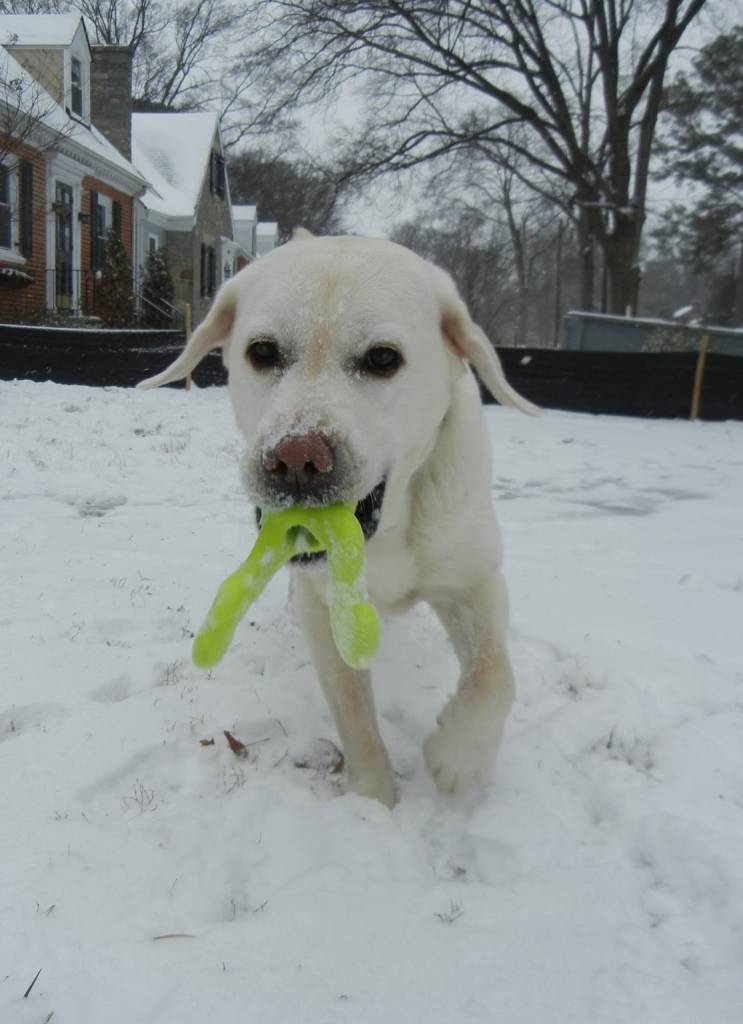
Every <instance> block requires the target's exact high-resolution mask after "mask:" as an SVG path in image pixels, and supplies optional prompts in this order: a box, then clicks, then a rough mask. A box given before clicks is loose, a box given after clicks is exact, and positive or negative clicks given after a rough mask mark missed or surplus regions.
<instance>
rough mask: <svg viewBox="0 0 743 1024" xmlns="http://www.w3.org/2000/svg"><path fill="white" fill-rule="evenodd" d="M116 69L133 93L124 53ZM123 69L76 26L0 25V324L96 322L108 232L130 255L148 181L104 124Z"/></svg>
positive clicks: (116, 131)
mask: <svg viewBox="0 0 743 1024" xmlns="http://www.w3.org/2000/svg"><path fill="white" fill-rule="evenodd" d="M123 62H124V64H125V65H126V67H127V68H128V74H129V83H130V80H131V63H130V57H129V55H128V51H125V53H124V59H123ZM121 63H122V48H121V47H98V46H92V47H91V45H90V43H89V40H88V36H87V33H86V30H85V25H84V22H83V20H82V18H81V17H80V16H79V15H71V14H70V15H0V319H2V318H7V319H18V318H21V317H26V316H28V315H30V314H32V313H33V312H34V311H35V310H39V309H43V308H44V307H47V308H51V309H58V310H68V311H83V312H94V311H95V289H96V282H97V280H98V278H99V273H98V272H99V269H100V262H101V254H102V247H103V242H104V241H105V237H106V234H107V232H108V231H109V229H113V230H114V231H116V232H117V233H118V234H119V236H120V237H121V239H122V241H123V243H124V247H125V248H126V250H127V252H128V253H129V255H130V256H132V257H133V256H134V255H135V253H134V229H135V199H136V197H138V196H139V195H140V194H142V193H143V192H144V190H145V188H146V187H147V181H146V180H145V178H144V177H143V176H142V174H140V172H139V171H138V170H136V169H135V167H134V166H133V164H132V163H131V161H130V159H129V152H128V151H129V144H128V141H127V138H126V136H125V134H124V133H122V132H121V130H120V123H119V122H120V119H119V118H118V117H117V116H114V117H113V118H112V119H111V120H112V124H109V123H108V122H107V118H106V113H107V112H108V111H109V110H110V108H111V106H112V104H111V101H110V95H109V96H108V97H107V89H106V87H107V84H108V82H109V80H110V79H111V77H112V73H111V68H112V67H113V72H114V74H113V78H114V79H115V80H116V81H117V82H120V80H121V75H120V74H119V75H118V77H117V74H116V72H117V70H118V69H119V67H120V65H121ZM127 89H128V91H127V102H128V95H129V92H130V84H129V85H128V87H127ZM113 113H114V115H116V114H117V111H116V110H115V105H114V110H113ZM93 121H95V124H94V123H93Z"/></svg>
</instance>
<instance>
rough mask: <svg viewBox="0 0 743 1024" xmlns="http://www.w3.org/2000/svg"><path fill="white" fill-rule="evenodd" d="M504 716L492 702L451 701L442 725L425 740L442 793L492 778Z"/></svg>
mask: <svg viewBox="0 0 743 1024" xmlns="http://www.w3.org/2000/svg"><path fill="white" fill-rule="evenodd" d="M504 720H505V715H504V713H503V712H502V711H501V710H500V709H498V708H496V707H494V706H492V705H489V704H487V705H483V704H482V703H480V702H464V701H462V700H461V699H460V698H458V697H454V698H452V700H450V701H449V703H448V704H447V705H446V707H445V708H444V710H443V711H442V712H441V714H440V715H439V718H438V723H439V726H438V729H436V730H435V732H432V733H431V735H430V736H428V737H427V738H426V740H425V742H424V744H423V759H424V760H425V762H426V767H427V768H428V770H429V772H430V773H431V776H432V777H433V779H434V781H435V783H436V786H437V787H438V790H439V792H440V793H443V794H444V795H445V796H456V795H457V794H460V793H465V792H467V790H469V789H472V788H474V787H476V786H484V785H486V784H487V783H488V782H489V781H490V776H491V773H492V768H493V761H494V760H495V755H496V753H497V750H498V747H499V746H500V741H501V737H502V735H503V723H504Z"/></svg>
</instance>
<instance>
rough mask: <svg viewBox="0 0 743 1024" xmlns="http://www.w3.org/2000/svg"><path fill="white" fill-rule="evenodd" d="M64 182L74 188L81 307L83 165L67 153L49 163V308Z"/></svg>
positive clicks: (76, 294)
mask: <svg viewBox="0 0 743 1024" xmlns="http://www.w3.org/2000/svg"><path fill="white" fill-rule="evenodd" d="M58 181H59V182H61V183H62V184H63V185H69V186H70V187H71V188H72V225H73V227H72V231H73V237H72V251H73V253H74V257H75V262H74V266H73V268H72V269H73V270H74V271H75V273H74V274H73V276H72V280H73V305H74V308H75V309H79V308H80V252H81V238H80V218H79V217H78V213H79V212H80V210H81V209H82V194H83V185H82V174H81V172H80V166H79V164H77V163H75V162H74V161H72V160H71V159H69V158H68V157H65V156H64V155H63V154H55V156H54V157H53V159H52V162H51V164H50V165H49V168H48V171H47V203H48V206H47V209H48V210H49V215H48V217H47V234H46V246H47V248H46V251H47V270H48V273H47V275H46V277H47V281H46V304H47V306H48V307H49V309H54V308H56V307H55V298H56V296H55V288H56V283H55V282H56V273H55V271H56V269H57V262H56V248H55V228H56V224H55V217H54V211H53V208H52V207H53V203H54V202H55V201H56V185H57V182H58Z"/></svg>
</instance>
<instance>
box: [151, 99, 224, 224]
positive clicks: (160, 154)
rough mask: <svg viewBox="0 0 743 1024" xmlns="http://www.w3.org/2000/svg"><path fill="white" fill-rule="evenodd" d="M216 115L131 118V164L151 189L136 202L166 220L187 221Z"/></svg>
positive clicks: (204, 166) (201, 178)
mask: <svg viewBox="0 0 743 1024" xmlns="http://www.w3.org/2000/svg"><path fill="white" fill-rule="evenodd" d="M217 125H218V118H217V115H216V114H212V113H207V114H193V113H163V114H133V115H132V161H133V163H134V164H135V165H136V166H137V167H138V168H139V170H140V171H141V172H142V174H143V175H144V176H145V178H147V180H148V181H149V182H150V184H151V188H149V189H148V190H147V191H146V192H145V194H144V196H143V197H142V202H143V203H144V205H145V206H146V207H147V208H148V209H149V210H152V211H153V212H155V213H160V214H164V215H165V216H168V217H193V216H194V213H195V210H196V205H197V203H198V201H199V195H200V193H201V186H202V184H203V181H204V176H205V174H206V170H207V166H208V160H209V153H210V152H211V148H212V143H213V141H214V135H215V132H216V131H217Z"/></svg>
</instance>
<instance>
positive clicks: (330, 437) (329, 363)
mask: <svg viewBox="0 0 743 1024" xmlns="http://www.w3.org/2000/svg"><path fill="white" fill-rule="evenodd" d="M218 346H221V347H222V349H223V359H224V363H225V365H226V367H227V369H228V372H229V390H230V396H231V400H232V404H233V408H234V411H235V416H236V419H237V423H238V426H239V427H240V430H241V431H242V433H243V434H244V435H245V437H246V439H247V441H248V448H247V451H246V453H245V456H244V458H243V462H242V469H243V477H244V480H245V483H246V487H247V491H248V494H249V496H250V497H251V499H252V500H253V501H254V502H255V503H256V504H257V505H259V506H265V507H278V506H283V505H288V504H294V503H299V502H301V503H303V504H311V505H321V504H327V503H330V502H336V501H355V502H358V503H359V510H358V512H357V515H358V516H359V518H360V519H361V522H362V526H363V527H364V530H365V532H366V534H367V536H370V535H371V534H372V533H373V532H374V531H375V529H376V528H377V525H378V524H379V522H380V519H381V522H382V523H384V521H385V518H386V517H387V510H388V507H390V508H391V507H393V506H394V505H395V504H396V502H397V501H398V500H399V499H400V495H401V494H402V493H403V492H404V490H405V488H406V487H407V484H408V483H409V481H410V479H411V477H412V476H413V474H414V473H415V472H416V471H417V470H418V469H419V468H420V466H421V465H422V464H423V462H424V461H425V460H426V458H427V457H428V455H429V454H430V452H431V451H432V449H433V447H434V445H435V441H436V436H437V433H438V430H439V427H440V426H441V423H442V422H443V419H444V417H445V416H446V412H447V409H448V408H449V405H450V402H451V398H452V392H453V388H454V385H455V384H456V382H457V380H458V379H459V378H460V377H461V375H462V373H463V372H465V363H466V362H469V363H471V364H472V365H473V366H474V367H475V368H476V370H477V371H478V373H479V375H480V378H481V379H482V381H483V383H484V384H485V385H486V386H487V387H488V388H489V390H490V391H491V392H492V393H493V395H494V396H495V397H496V398H497V399H498V400H499V401H501V402H504V403H506V404H508V405H513V406H516V407H518V408H520V409H522V410H524V411H526V412H535V411H536V409H535V407H534V406H532V405H531V403H529V402H527V401H526V400H525V399H524V398H522V397H521V396H520V395H518V394H517V393H516V392H515V391H514V390H513V389H512V388H511V387H510V386H509V384H508V383H507V382H506V380H505V377H504V375H503V371H502V368H501V365H500V362H499V360H498V357H497V356H496V354H495V352H494V350H493V348H492V346H491V345H490V343H489V341H488V339H487V338H486V337H485V335H484V333H483V332H482V331H481V330H480V328H478V327H477V326H476V325H475V324H474V323H473V321H472V319H471V318H470V316H469V313H468V311H467V309H466V307H465V305H464V303H463V302H462V300H461V299H460V298H459V295H458V294H457V291H456V287H455V285H454V283H453V281H452V279H451V278H450V277H449V275H448V274H446V273H445V272H444V271H442V270H440V269H439V268H438V267H435V266H434V265H432V264H431V263H428V262H426V261H425V260H423V259H421V258H420V257H418V256H416V255H415V254H414V253H412V252H410V251H409V250H408V249H405V248H403V247H402V246H399V245H395V244H394V243H392V242H386V241H382V240H378V239H365V238H355V237H336V238H314V237H312V236H306V235H303V236H302V237H301V238H299V239H296V240H294V241H291V242H289V243H287V244H286V245H283V246H281V247H280V248H278V249H275V250H274V251H273V252H271V253H269V254H267V255H265V256H262V257H261V258H260V259H259V260H256V261H255V262H254V263H252V264H250V265H249V266H248V267H246V268H245V269H244V270H242V271H241V272H240V273H239V274H237V275H236V276H235V277H234V278H232V279H231V280H230V281H228V282H227V283H226V284H225V285H223V287H222V288H221V289H220V291H219V293H218V294H217V297H216V299H215V301H214V304H213V306H212V308H211V311H210V312H209V314H208V316H207V317H206V318H205V320H204V321H203V322H202V324H201V325H200V326H199V328H198V329H197V330H196V331H195V332H194V334H193V335H192V337H191V338H190V340H189V342H188V344H187V345H186V348H185V349H184V351H183V353H182V354H181V355H180V356H179V357H178V359H176V360H175V362H174V363H173V364H172V365H171V366H170V367H168V369H166V370H165V371H164V372H163V373H161V374H159V375H158V376H156V377H152V378H150V379H149V380H146V381H143V382H142V384H141V385H140V386H142V387H156V386H158V385H160V384H166V383H168V382H170V381H175V380H179V379H181V378H183V377H185V376H186V375H187V374H188V373H189V372H190V371H191V370H192V369H193V368H194V366H195V365H196V364H197V363H198V362H199V361H200V360H201V359H202V358H203V357H204V356H205V355H206V354H207V352H209V350H210V349H213V348H216V347H218ZM385 492H386V497H385V500H384V502H382V497H383V496H384V495H385Z"/></svg>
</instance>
